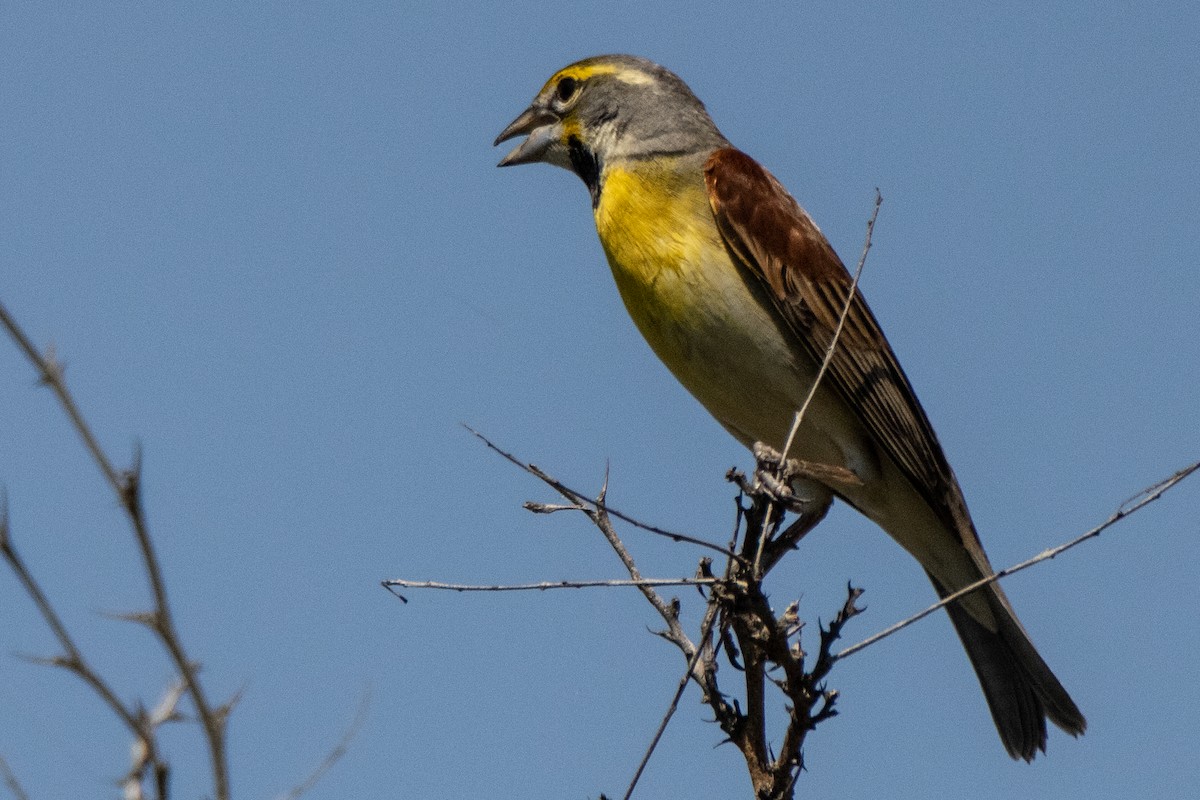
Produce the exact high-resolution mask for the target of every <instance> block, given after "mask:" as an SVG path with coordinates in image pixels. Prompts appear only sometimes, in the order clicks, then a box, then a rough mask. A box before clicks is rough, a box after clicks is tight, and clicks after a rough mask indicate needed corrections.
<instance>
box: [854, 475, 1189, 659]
mask: <svg viewBox="0 0 1200 800" xmlns="http://www.w3.org/2000/svg"><path fill="white" fill-rule="evenodd" d="M1197 470H1200V461H1198V462H1196V463H1194V464H1190V465H1188V466H1186V467H1184V468H1183V469H1181V470H1179V471H1178V472H1176V473H1175V474H1174V475H1171V476H1170V477H1168V478H1164V479H1163V480H1161V481H1159V482H1158V483H1156V484H1153V485H1152V486H1147V487H1146V488H1145V489H1142V490H1141V491H1140V492H1138V493H1137V494H1135V495H1134V496H1133V497H1130V498H1129V499H1128V500H1126V501H1125V502H1124V503H1122V504H1121V505H1120V506H1119V507H1118V508H1117V510H1116V511H1114V512H1113V514H1112V516H1110V517H1109V518H1108V519H1106V520H1105V521H1104V522H1102V523H1100V524H1099V525H1097V526H1096V527H1094V528H1092V529H1091V530H1089V531H1087V532H1086V533H1083V534H1081V535H1079V536H1077V537H1075V538H1074V539H1072V540H1070V541H1069V542H1066V543H1064V544H1060V545H1059V546H1058V547H1053V548H1051V549H1049V550H1044V551H1042V552H1041V553H1039V554H1038V555H1036V556H1034V557H1033V558H1030V559H1028V560H1027V561H1022V562H1021V563H1019V564H1014V565H1013V566H1011V567H1007V568H1005V569H1002V570H1000V571H999V572H996V573H994V574H992V575H989V576H988V577H986V578H983V579H981V580H978V581H975V582H974V583H972V584H969V585H967V586H964V587H963V588H961V589H959V590H958V591H956V592H952V593H951V594H948V595H946V596H945V597H943V598H942V599H941V600H939V601H938V602H936V603H934V604H933V605H931V606H929V607H928V608H926V609H925V610H924V611H921V612H919V613H917V614H913V615H912V616H911V617H909V618H907V619H904V620H901V621H900V622H897V623H896V624H895V625H892V626H891V627H889V628H885V629H884V630H882V631H880V632H879V633H877V634H875V635H874V636H870V637H868V638H866V639H864V640H863V641H861V642H859V643H858V644H856V645H853V646H851V647H847V648H846V649H845V650H843V651H842V652H840V653H838V654H837V655H836V656H835V657H834V659H835V660H838V659H843V658H845V657H846V656H851V655H854V654H855V653H857V652H859V651H860V650H863V649H865V648H867V647H870V646H871V645H873V644H875V643H876V642H878V641H880V640H882V639H886V638H887V637H889V636H891V635H892V634H893V633H896V632H897V631H900V630H903V629H904V628H907V627H908V626H909V625H912V624H913V623H914V622H917V621H918V620H921V619H924V618H925V617H927V616H929V615H930V614H932V613H933V612H935V611H937V610H938V609H939V608H944V607H945V606H947V605H949V604H950V603H953V602H954V601H955V600H958V599H959V598H960V597H963V596H964V595H968V594H970V593H971V592H973V591H975V590H976V589H979V588H981V587H983V586H987V585H988V584H989V583H994V582H995V581H998V580H1000V579H1001V578H1006V577H1008V576H1009V575H1012V574H1013V573H1016V572H1020V571H1021V570H1023V569H1028V568H1029V567H1032V566H1033V565H1035V564H1040V563H1041V562H1043V561H1046V560H1048V559H1051V558H1054V557H1055V556H1057V555H1059V554H1060V553H1064V552H1066V551H1067V550H1070V549H1071V548H1072V547H1075V546H1076V545H1079V544H1082V543H1083V542H1086V541H1087V540H1089V539H1094V538H1096V537H1097V536H1099V535H1100V534H1101V533H1102V532H1103V531H1105V530H1106V529H1108V528H1110V527H1112V526H1113V525H1115V524H1117V523H1118V522H1120V521H1121V520H1123V519H1125V518H1126V517H1128V516H1130V515H1131V514H1133V513H1135V512H1137V511H1139V510H1141V509H1142V508H1145V507H1146V506H1148V505H1150V504H1151V503H1153V502H1154V501H1155V500H1157V499H1158V498H1160V497H1162V496H1163V495H1164V494H1166V492H1167V491H1169V490H1170V489H1171V488H1172V487H1174V486H1175V485H1176V484H1177V483H1179V482H1180V481H1182V480H1183V479H1185V478H1187V477H1188V476H1189V475H1191V474H1192V473H1194V472H1196V471H1197Z"/></svg>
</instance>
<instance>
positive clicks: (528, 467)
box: [463, 425, 741, 559]
mask: <svg viewBox="0 0 1200 800" xmlns="http://www.w3.org/2000/svg"><path fill="white" fill-rule="evenodd" d="M463 427H464V428H466V429H467V431H468V432H469V433H470V434H471V435H472V436H474V437H475V438H477V439H479V440H480V441H481V442H483V443H484V444H485V445H487V447H488V449H489V450H492V451H493V452H495V453H497V454H499V455H500V456H501V457H502V458H504V459H505V460H506V461H508V462H510V463H512V464H515V465H516V466H518V467H520V468H521V469H523V470H524V471H526V472H528V473H529V474H530V475H533V476H534V477H535V478H538V479H539V480H541V481H542V482H544V483H546V484H549V485H550V487H551V488H552V489H554V490H555V491H557V492H558V493H559V494H561V495H563V496H564V497H566V498H567V499H569V500H572V501H574V502H576V503H582V504H584V505H587V506H590V507H594V508H596V509H597V510H600V509H603V510H604V511H605V513H607V514H608V515H609V516H613V517H616V518H617V519H619V520H621V521H622V522H627V523H629V524H630V525H632V526H634V527H635V528H640V529H642V530H644V531H646V532H648V533H653V534H654V535H656V536H664V537H666V538H668V539H670V540H671V541H674V542H687V543H688V544H694V545H696V546H697V547H703V548H705V549H707V550H713V551H715V552H718V553H720V554H721V555H723V556H726V557H733V558H738V559H740V558H741V557H740V556H738V555H737V554H736V553H732V552H730V551H728V550H726V549H725V548H723V547H721V546H720V545H717V544H713V543H712V542H709V541H706V540H704V539H697V538H696V537H694V536H688V535H687V534H685V533H677V532H676V531H669V530H666V529H664V528H659V527H657V526H655V525H648V524H646V523H645V522H641V521H640V520H638V519H636V518H634V517H631V516H630V515H628V514H626V513H624V512H622V511H618V510H617V509H615V508H611V507H609V506H608V505H604V504H602V503H601V502H600V501H596V500H592V499H591V498H589V497H588V496H587V495H585V494H584V493H583V492H579V491H576V490H575V489H572V488H571V487H569V486H567V485H566V484H564V483H563V482H562V481H560V480H558V479H557V478H554V477H553V476H551V475H549V474H547V473H546V472H543V471H542V470H541V469H540V468H539V467H537V466H534V465H533V464H529V463H526V462H524V461H522V460H521V459H519V458H517V457H516V456H514V455H513V454H512V453H509V452H508V451H506V450H503V449H501V448H500V447H498V446H497V445H496V444H495V443H493V442H492V440H490V439H488V438H487V437H486V436H484V435H483V434H482V433H480V432H479V431H477V430H475V429H474V428H472V427H471V426H469V425H463ZM527 508H529V509H530V510H531V511H535V512H542V513H544V512H546V511H549V510H563V509H562V507H560V506H555V507H548V506H543V505H542V504H536V503H535V504H532V505H531V506H527ZM581 510H582V509H581Z"/></svg>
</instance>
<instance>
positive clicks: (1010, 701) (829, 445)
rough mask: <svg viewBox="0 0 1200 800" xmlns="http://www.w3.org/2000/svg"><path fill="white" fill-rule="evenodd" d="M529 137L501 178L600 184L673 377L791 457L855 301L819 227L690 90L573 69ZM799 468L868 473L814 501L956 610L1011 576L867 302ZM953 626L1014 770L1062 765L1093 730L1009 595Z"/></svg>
mask: <svg viewBox="0 0 1200 800" xmlns="http://www.w3.org/2000/svg"><path fill="white" fill-rule="evenodd" d="M517 136H525V137H526V138H525V140H524V141H522V142H521V143H520V144H519V145H518V146H517V147H516V148H514V149H513V151H512V152H510V153H509V154H508V155H507V156H505V157H504V159H503V160H502V161H501V162H500V166H509V165H513V164H528V163H532V162H544V163H547V164H554V165H556V166H559V167H564V168H566V169H569V170H571V171H572V172H574V173H575V174H576V175H578V176H579V177H580V178H582V179H583V182H584V184H585V185H586V186H587V189H588V193H589V194H590V195H591V201H592V213H593V214H594V216H595V219H596V230H597V232H598V233H599V234H600V243H601V245H602V246H603V248H604V253H605V255H606V256H607V257H608V263H609V266H610V267H611V268H612V273H613V277H614V278H615V279H616V283H617V288H618V290H619V291H620V294H621V298H622V299H623V300H624V302H625V307H626V308H627V309H628V310H629V314H630V316H632V317H633V321H634V322H635V323H636V324H637V327H638V329H639V330H641V332H642V335H643V336H645V338H646V341H647V342H649V344H650V346H651V347H652V348H653V349H654V352H655V353H657V354H658V357H659V358H660V359H662V361H663V363H665V364H666V365H667V367H668V368H669V369H670V370H671V372H673V373H674V374H675V377H676V378H678V379H679V380H680V382H682V383H683V385H684V386H685V387H686V388H687V389H688V391H690V392H691V393H692V394H693V395H694V396H695V397H696V399H697V400H699V401H700V402H701V403H702V404H703V405H704V407H705V408H707V409H708V411H709V412H710V413H712V415H713V416H714V417H716V419H717V420H718V421H719V422H720V423H721V425H723V426H724V427H725V428H726V430H728V431H729V432H730V433H731V434H733V435H734V436H735V437H736V438H737V439H738V440H739V441H740V442H742V443H743V444H745V445H747V446H751V445H752V444H754V443H755V442H764V443H766V444H769V445H771V446H773V447H776V448H779V447H780V445H781V444H782V443H783V442H784V439H785V437H786V436H787V433H788V430H789V427H790V426H791V424H792V420H793V417H794V414H795V412H796V410H797V408H798V407H799V406H800V405H801V403H802V402H803V400H804V398H805V397H806V395H807V394H808V392H809V389H810V387H811V386H812V384H813V381H814V379H815V377H816V375H817V371H818V368H819V365H820V363H821V361H822V359H823V357H824V355H825V351H826V348H827V346H828V345H829V343H830V341H831V339H832V337H833V333H834V330H835V328H836V327H837V323H838V319H839V317H840V315H841V313H842V309H843V307H844V305H845V303H846V297H847V295H848V293H849V291H850V289H851V278H850V275H849V274H848V273H847V271H846V268H845V267H844V266H843V264H842V262H841V261H840V260H839V258H838V256H837V254H836V253H835V252H834V250H833V248H832V247H831V246H830V244H829V242H828V241H826V239H825V237H824V236H823V235H822V234H821V231H820V230H819V229H818V228H817V226H816V225H815V224H814V223H813V221H812V219H810V218H809V216H808V214H807V213H805V211H804V209H802V208H801V207H800V206H799V205H798V204H797V203H796V201H795V200H794V199H792V197H791V195H789V194H788V193H787V191H786V190H785V189H784V188H783V186H782V185H781V184H780V183H779V181H777V180H776V179H775V178H774V177H773V176H772V175H771V174H770V173H769V172H767V171H766V170H765V169H763V167H761V166H760V165H759V164H758V163H757V162H755V161H754V160H753V159H751V158H750V157H749V156H747V155H745V154H744V153H742V152H740V151H739V150H736V149H734V148H733V147H732V146H731V145H730V144H729V141H728V140H726V138H725V137H724V136H722V135H721V132H720V131H719V130H717V126H716V125H715V124H713V121H712V119H711V118H710V117H709V115H708V112H707V111H706V109H705V108H704V104H703V103H701V102H700V100H699V99H697V98H696V96H695V95H694V94H692V91H691V90H690V89H689V88H688V86H687V84H685V83H684V82H683V81H682V80H681V79H680V78H679V77H678V76H676V75H675V74H674V73H672V72H670V71H669V70H667V69H664V68H663V67H661V66H659V65H657V64H655V63H653V62H651V61H647V60H645V59H642V58H636V57H633V56H625V55H609V56H599V57H596V58H588V59H585V60H583V61H579V62H577V63H575V64H571V65H570V66H568V67H565V68H563V69H561V70H559V71H558V72H556V73H555V74H554V75H553V76H551V78H550V80H549V81H548V82H547V83H546V85H545V86H543V87H542V90H541V91H540V92H538V94H537V96H536V97H535V98H534V99H533V102H532V103H531V104H530V106H529V108H527V109H526V110H525V111H523V112H522V113H521V115H520V116H518V117H517V118H516V119H515V120H513V122H512V124H510V125H509V126H508V127H507V128H505V129H504V130H503V131H502V132H501V133H500V135H499V136H498V137H497V139H496V144H499V143H500V142H503V141H505V140H507V139H511V138H514V137H517ZM792 455H794V456H795V457H798V458H802V459H805V460H807V461H810V462H816V463H819V464H832V465H836V466H840V467H843V468H845V469H848V470H850V471H851V472H852V473H854V475H855V476H857V478H858V479H860V480H861V483H858V484H856V485H850V484H849V483H840V482H839V483H834V482H830V484H829V485H822V484H821V483H819V482H812V481H809V482H808V483H807V485H805V486H802V487H798V488H800V489H802V490H803V491H804V492H805V493H806V494H807V497H808V499H809V501H810V502H812V503H814V504H816V505H817V506H818V507H820V506H821V504H824V505H825V506H827V505H828V503H829V502H830V501H831V499H832V498H833V497H835V496H836V497H840V498H842V499H843V500H844V501H845V502H847V503H849V504H850V505H851V506H853V507H854V508H856V509H857V510H858V511H860V512H861V513H863V514H864V515H866V516H867V517H869V518H870V519H872V520H874V521H875V522H876V523H877V524H878V525H879V526H880V527H881V528H883V530H884V531H886V532H887V533H888V534H889V535H890V536H891V537H892V538H893V539H895V540H896V541H897V542H899V543H900V545H901V546H902V547H903V548H904V549H905V550H907V551H908V552H909V553H911V554H912V555H913V556H914V557H915V558H916V559H917V561H919V562H920V564H921V566H922V567H924V568H925V571H926V573H927V574H928V575H929V578H930V580H931V581H933V585H934V587H935V588H936V590H937V592H938V593H939V594H940V595H943V596H944V595H946V594H947V593H949V592H952V591H954V590H956V589H959V588H961V587H964V586H967V585H969V584H971V583H973V582H974V581H977V580H979V579H980V578H982V577H984V576H987V575H990V574H992V572H993V570H992V566H991V564H990V563H989V562H988V558H987V555H986V554H985V553H984V550H983V546H982V545H981V544H980V541H979V537H978V535H977V534H976V532H975V526H974V524H973V523H972V521H971V516H970V514H969V513H968V511H967V505H966V502H965V501H964V499H963V494H962V490H961V489H960V488H959V485H958V480H957V479H956V478H955V477H954V472H953V470H951V469H950V465H949V463H948V462H947V460H946V456H945V455H944V454H943V452H942V448H941V445H940V444H939V443H938V439H937V436H936V435H935V434H934V431H933V427H932V426H931V425H930V423H929V420H928V418H927V417H926V416H925V412H924V410H923V409H922V408H921V404H920V403H919V402H918V401H917V397H916V395H915V394H914V393H913V389H912V386H911V385H910V384H909V381H908V378H907V377H906V376H905V374H904V371H903V370H902V369H901V368H900V363H899V361H897V360H896V355H895V353H893V352H892V348H891V346H890V345H889V344H888V341H887V339H886V338H884V335H883V331H882V330H880V327H879V323H878V322H877V321H876V320H875V316H874V315H873V314H872V313H871V310H870V308H868V307H867V304H866V301H865V300H863V298H862V296H861V295H860V294H859V293H858V292H855V294H854V297H853V298H852V300H851V301H850V308H849V313H848V316H847V319H846V323H845V326H844V329H843V331H842V333H841V336H840V338H839V339H838V342H837V347H836V349H835V351H834V354H833V357H832V361H831V362H830V365H829V369H828V372H827V374H826V375H825V377H824V379H823V381H822V382H821V383H820V385H819V386H818V388H817V391H816V394H815V395H814V397H813V399H812V401H811V404H810V405H809V407H808V411H807V414H806V416H805V417H804V422H803V425H802V426H801V428H800V430H799V433H798V435H797V437H796V440H795V444H794V447H793V452H792ZM946 610H947V611H948V612H949V614H950V619H951V621H952V622H953V623H954V627H955V629H956V630H957V631H958V635H959V637H960V638H961V639H962V643H963V646H964V647H965V648H966V651H967V656H968V657H969V658H970V661H971V664H972V666H973V667H974V668H975V673H976V674H977V675H978V677H979V682H980V684H981V685H982V687H983V693H984V696H985V697H986V698H987V702H988V706H989V707H990V708H991V712H992V717H993V718H994V720H995V722H996V728H997V730H998V731H999V733H1000V738H1001V740H1002V741H1003V742H1004V747H1005V748H1006V749H1007V750H1008V752H1009V754H1010V755H1011V756H1012V757H1013V758H1023V759H1025V760H1026V761H1029V760H1032V759H1033V757H1034V755H1035V754H1036V752H1037V751H1038V750H1042V751H1044V750H1045V748H1046V719H1047V718H1049V719H1050V721H1051V722H1053V723H1054V724H1056V725H1058V726H1059V727H1060V728H1062V729H1063V730H1065V731H1066V732H1067V733H1070V734H1073V735H1078V734H1080V733H1082V732H1083V730H1084V727H1085V725H1086V723H1085V721H1084V718H1083V715H1082V714H1081V713H1080V712H1079V709H1078V708H1077V707H1076V706H1075V703H1074V702H1073V701H1072V700H1071V697H1070V696H1069V695H1068V694H1067V691H1066V690H1065V689H1064V688H1063V686H1062V684H1061V683H1059V681H1058V679H1057V678H1056V677H1055V676H1054V673H1053V672H1051V670H1050V668H1049V667H1048V666H1047V665H1046V662H1045V661H1043V660H1042V657H1041V656H1040V655H1039V654H1038V652H1037V650H1036V649H1035V648H1034V645H1033V643H1032V642H1031V641H1030V639H1029V635H1028V634H1027V633H1026V632H1025V629H1024V628H1023V627H1022V626H1021V623H1020V622H1019V621H1018V620H1017V617H1016V614H1015V613H1014V611H1013V609H1012V606H1011V605H1010V604H1009V602H1008V599H1007V598H1006V597H1005V595H1004V592H1003V591H1002V590H1001V588H1000V585H999V584H997V583H992V584H990V585H988V586H987V587H986V588H983V589H980V590H978V591H976V592H973V593H971V594H969V595H967V596H966V597H964V598H963V599H961V600H959V601H958V602H956V603H953V604H951V605H949V606H947V608H946Z"/></svg>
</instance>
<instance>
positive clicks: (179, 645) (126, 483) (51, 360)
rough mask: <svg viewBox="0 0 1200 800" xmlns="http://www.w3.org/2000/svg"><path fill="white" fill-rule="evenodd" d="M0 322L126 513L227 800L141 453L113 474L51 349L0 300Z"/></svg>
mask: <svg viewBox="0 0 1200 800" xmlns="http://www.w3.org/2000/svg"><path fill="white" fill-rule="evenodd" d="M0 323H2V324H3V325H4V327H5V328H6V329H7V330H8V332H9V334H10V335H11V336H12V338H13V340H14V341H15V342H16V343H17V345H18V346H19V347H20V348H21V350H22V351H23V352H24V353H25V355H26V357H27V358H28V359H29V361H30V363H31V364H32V365H33V366H34V368H35V369H36V370H37V372H38V374H39V377H40V380H41V382H42V383H44V384H45V385H47V386H49V387H50V389H51V391H53V392H54V395H55V396H56V397H57V398H58V401H59V403H60V405H62V407H63V410H64V411H65V412H66V414H67V416H68V417H69V418H70V420H71V424H72V426H73V427H74V428H75V431H76V432H77V433H78V434H79V437H80V438H81V439H82V440H83V443H84V445H85V447H86V448H87V450H88V452H89V453H90V454H91V456H92V460H93V461H94V462H95V463H96V466H97V467H98V468H99V469H100V472H101V473H103V475H104V478H105V480H106V481H108V484H109V486H110V487H111V489H112V491H113V493H114V494H115V495H116V496H117V499H118V500H119V501H120V503H121V507H122V508H123V509H124V510H125V513H126V515H127V516H128V517H129V522H130V526H131V527H132V529H133V533H134V538H135V540H136V541H137V545H138V550H139V552H140V554H141V558H142V564H143V567H144V568H145V570H146V577H147V582H148V583H149V584H150V591H151V594H152V596H153V597H154V615H153V620H152V624H151V625H150V627H151V630H153V631H154V632H155V634H156V635H157V637H158V640H159V642H160V644H161V645H162V646H163V649H165V650H166V651H167V653H168V654H169V655H170V657H171V661H172V662H173V663H174V665H175V668H176V669H177V670H178V671H179V674H180V676H181V677H182V678H183V681H184V682H185V683H186V684H187V688H188V694H189V695H190V696H191V698H192V704H193V705H194V706H195V709H196V715H197V716H198V717H199V718H200V722H201V727H202V728H203V730H204V734H205V737H206V739H207V741H208V749H209V755H210V758H211V761H212V770H213V784H214V794H215V796H216V798H217V800H229V774H228V763H227V760H226V756H225V736H224V720H225V716H226V713H227V709H224V708H220V709H219V708H216V707H214V706H213V705H212V704H211V703H210V702H209V701H208V697H207V695H206V694H205V692H204V689H203V686H202V685H201V683H200V678H199V676H198V674H197V673H198V668H197V665H196V663H195V662H194V661H192V659H191V658H190V657H189V656H188V655H187V653H186V651H185V650H184V648H183V642H182V639H181V638H180V636H179V631H178V630H177V628H176V627H175V620H174V617H173V616H172V614H171V607H170V603H169V602H168V599H167V590H166V583H165V581H164V579H163V575H162V567H161V565H160V563H159V560H158V556H157V555H156V553H155V549H154V543H153V541H152V540H151V538H150V532H149V529H148V528H147V526H146V518H145V513H144V511H143V509H142V505H141V490H140V485H141V480H140V479H141V475H140V468H141V453H140V451H139V452H137V453H136V454H135V458H134V466H133V467H132V468H131V469H130V470H127V471H124V472H118V471H117V469H116V468H115V467H114V466H113V464H112V461H111V460H110V459H109V458H108V456H107V455H106V454H105V452H104V450H103V449H102V448H101V447H100V444H99V442H98V441H97V440H96V437H95V435H94V434H93V433H92V430H91V427H90V426H89V425H88V424H87V421H86V420H85V419H84V418H83V414H82V413H81V412H80V410H79V407H78V405H77V404H76V403H75V400H74V398H73V397H72V395H71V393H70V391H68V389H67V385H66V382H65V380H64V378H63V370H62V365H61V364H60V363H59V362H58V361H57V359H55V357H54V354H53V351H48V352H47V354H45V355H43V354H42V353H41V352H39V351H38V349H37V348H36V347H34V345H33V342H32V341H31V340H30V339H29V337H28V336H27V335H26V334H25V332H24V331H23V330H22V329H21V327H20V326H19V325H18V324H17V322H16V320H15V319H13V317H12V316H11V315H10V314H9V313H8V310H7V309H6V308H5V307H4V305H3V304H0Z"/></svg>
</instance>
